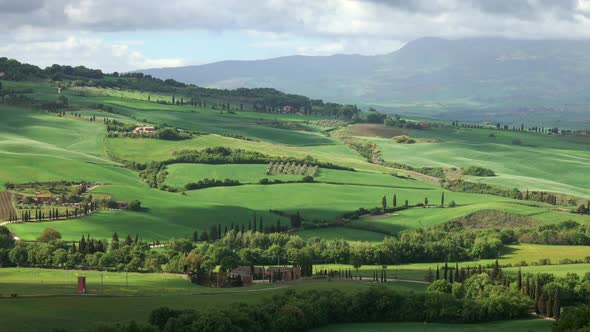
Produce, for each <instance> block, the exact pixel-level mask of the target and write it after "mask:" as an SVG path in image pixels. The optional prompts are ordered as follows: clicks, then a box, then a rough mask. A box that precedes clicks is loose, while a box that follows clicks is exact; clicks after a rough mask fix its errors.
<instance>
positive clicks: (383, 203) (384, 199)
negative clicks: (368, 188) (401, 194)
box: [381, 196, 387, 211]
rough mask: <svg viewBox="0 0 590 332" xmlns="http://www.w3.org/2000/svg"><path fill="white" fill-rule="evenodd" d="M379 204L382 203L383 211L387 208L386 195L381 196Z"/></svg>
mask: <svg viewBox="0 0 590 332" xmlns="http://www.w3.org/2000/svg"><path fill="white" fill-rule="evenodd" d="M381 205H383V211H385V209H386V208H387V197H385V196H383V198H381Z"/></svg>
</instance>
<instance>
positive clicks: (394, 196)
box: [393, 194, 397, 207]
mask: <svg viewBox="0 0 590 332" xmlns="http://www.w3.org/2000/svg"><path fill="white" fill-rule="evenodd" d="M393 207H397V195H396V194H393Z"/></svg>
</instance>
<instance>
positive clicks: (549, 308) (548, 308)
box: [545, 294, 553, 317]
mask: <svg viewBox="0 0 590 332" xmlns="http://www.w3.org/2000/svg"><path fill="white" fill-rule="evenodd" d="M545 315H546V316H547V317H553V297H552V296H551V294H547V301H546V302H545Z"/></svg>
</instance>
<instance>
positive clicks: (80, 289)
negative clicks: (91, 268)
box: [78, 276, 86, 294]
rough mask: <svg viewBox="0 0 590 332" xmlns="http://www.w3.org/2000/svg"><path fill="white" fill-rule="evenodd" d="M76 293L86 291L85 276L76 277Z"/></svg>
mask: <svg viewBox="0 0 590 332" xmlns="http://www.w3.org/2000/svg"><path fill="white" fill-rule="evenodd" d="M78 293H82V294H84V293H86V277H83V276H80V277H78Z"/></svg>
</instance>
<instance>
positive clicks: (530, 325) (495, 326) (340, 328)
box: [313, 319, 553, 332]
mask: <svg viewBox="0 0 590 332" xmlns="http://www.w3.org/2000/svg"><path fill="white" fill-rule="evenodd" d="M552 323H553V322H552V321H550V320H543V319H525V320H510V321H499V322H491V323H479V324H443V323H360V324H359V323H357V324H338V325H330V326H326V327H322V328H318V329H314V330H313V332H356V331H365V332H385V331H396V332H415V331H424V332H451V331H453V332H455V331H475V332H495V331H502V330H503V331H514V332H518V331H521V332H549V331H551V324H552Z"/></svg>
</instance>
